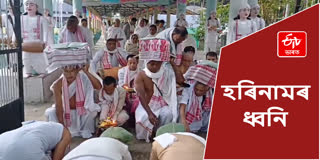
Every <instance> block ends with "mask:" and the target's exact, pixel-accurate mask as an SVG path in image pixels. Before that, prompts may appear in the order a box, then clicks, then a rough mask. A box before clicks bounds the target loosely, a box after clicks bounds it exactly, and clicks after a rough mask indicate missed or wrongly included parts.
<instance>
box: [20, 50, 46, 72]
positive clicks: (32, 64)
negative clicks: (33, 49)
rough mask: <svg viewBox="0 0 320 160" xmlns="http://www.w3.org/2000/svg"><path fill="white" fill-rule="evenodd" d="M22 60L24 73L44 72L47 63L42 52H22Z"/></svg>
mask: <svg viewBox="0 0 320 160" xmlns="http://www.w3.org/2000/svg"><path fill="white" fill-rule="evenodd" d="M22 62H23V66H24V67H23V73H25V74H32V73H34V72H36V73H38V74H43V73H46V67H47V65H48V63H47V60H46V58H45V56H44V54H43V53H30V52H22Z"/></svg>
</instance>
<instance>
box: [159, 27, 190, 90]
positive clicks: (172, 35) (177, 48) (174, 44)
mask: <svg viewBox="0 0 320 160" xmlns="http://www.w3.org/2000/svg"><path fill="white" fill-rule="evenodd" d="M187 37H188V31H187V29H186V28H185V27H176V28H168V29H166V30H164V31H162V32H161V33H158V35H157V36H156V38H160V39H165V40H167V41H169V42H170V54H171V56H173V57H175V61H174V63H171V62H170V63H171V65H172V68H173V70H174V73H175V75H176V81H177V83H178V84H183V83H184V78H183V76H182V73H181V72H180V71H179V69H178V67H177V65H180V63H181V60H182V51H183V48H182V47H183V46H182V42H183V41H184V40H185V39H186V38H187Z"/></svg>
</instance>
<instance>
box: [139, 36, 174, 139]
mask: <svg viewBox="0 0 320 160" xmlns="http://www.w3.org/2000/svg"><path fill="white" fill-rule="evenodd" d="M140 46H141V51H140V57H139V58H140V59H141V60H146V68H145V69H144V70H143V71H141V72H139V74H138V76H137V78H136V80H135V89H136V92H137V94H138V96H139V100H140V104H139V106H138V108H137V110H136V112H135V113H136V114H135V116H136V134H137V135H136V136H137V139H145V140H146V141H147V142H149V138H150V137H151V136H152V133H154V130H155V129H157V128H158V127H159V126H162V125H165V124H167V123H170V122H172V121H173V122H175V121H176V119H177V93H176V87H175V86H176V80H175V74H174V72H173V69H172V67H171V65H170V64H169V63H167V62H168V61H169V59H170V54H169V53H170V52H169V46H170V44H169V42H168V41H166V40H163V39H146V40H142V41H140Z"/></svg>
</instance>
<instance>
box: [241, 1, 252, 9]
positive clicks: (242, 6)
mask: <svg viewBox="0 0 320 160" xmlns="http://www.w3.org/2000/svg"><path fill="white" fill-rule="evenodd" d="M246 8H247V9H250V5H249V4H248V3H246V2H244V3H241V4H240V6H239V10H240V9H246Z"/></svg>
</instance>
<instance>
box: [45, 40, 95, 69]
mask: <svg viewBox="0 0 320 160" xmlns="http://www.w3.org/2000/svg"><path fill="white" fill-rule="evenodd" d="M44 52H45V55H46V57H47V60H48V63H49V66H48V68H47V69H55V68H62V67H65V66H70V65H83V64H86V63H87V61H88V56H89V48H88V45H85V46H83V47H80V48H72V49H55V48H54V47H53V46H48V47H47V48H46V49H45V50H44Z"/></svg>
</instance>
